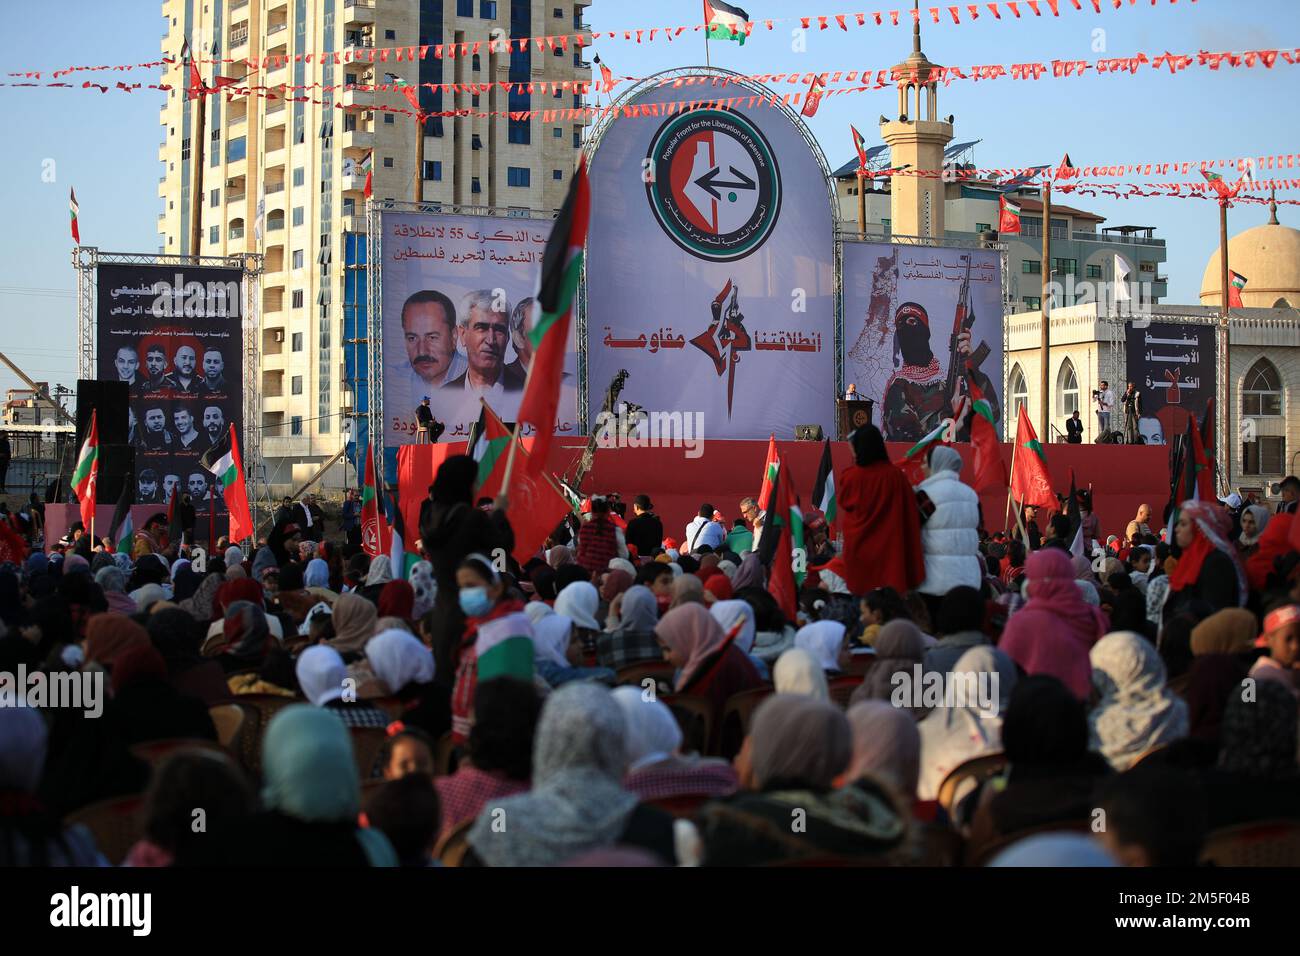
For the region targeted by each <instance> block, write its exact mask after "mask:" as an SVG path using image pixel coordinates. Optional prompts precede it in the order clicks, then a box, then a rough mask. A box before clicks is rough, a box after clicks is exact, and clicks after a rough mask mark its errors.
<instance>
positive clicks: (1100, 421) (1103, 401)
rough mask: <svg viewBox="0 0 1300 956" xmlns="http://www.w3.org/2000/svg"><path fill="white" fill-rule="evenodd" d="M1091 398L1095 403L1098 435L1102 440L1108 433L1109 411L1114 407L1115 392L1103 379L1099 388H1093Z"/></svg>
mask: <svg viewBox="0 0 1300 956" xmlns="http://www.w3.org/2000/svg"><path fill="white" fill-rule="evenodd" d="M1092 400H1093V401H1094V402H1096V403H1097V426H1098V428H1099V433H1098V436H1099V440H1103V439H1105V437H1106V436H1107V435H1108V434H1110V413H1111V409H1113V408H1114V407H1115V393H1114V392H1112V391H1111V390H1110V382H1107V381H1105V380H1103V381H1102V383H1101V388H1094V389H1093V390H1092Z"/></svg>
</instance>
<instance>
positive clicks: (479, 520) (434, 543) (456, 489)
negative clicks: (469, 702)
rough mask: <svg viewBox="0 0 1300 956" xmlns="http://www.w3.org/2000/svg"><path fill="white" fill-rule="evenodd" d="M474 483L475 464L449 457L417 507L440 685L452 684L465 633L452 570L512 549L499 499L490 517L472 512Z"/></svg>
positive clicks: (463, 457) (511, 536)
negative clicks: (428, 569) (430, 582)
mask: <svg viewBox="0 0 1300 956" xmlns="http://www.w3.org/2000/svg"><path fill="white" fill-rule="evenodd" d="M477 479H478V462H476V461H475V460H474V459H473V458H471V457H469V456H468V455H453V456H451V457H450V458H448V459H447V460H446V461H444V462H443V463H442V464H441V465H440V466H439V467H438V473H437V475H436V476H435V477H434V479H433V484H432V485H431V486H430V487H429V499H428V500H427V501H424V502H422V503H421V505H420V542H421V544H422V545H423V546H424V553H425V555H427V556H428V559H429V563H430V564H431V565H432V566H433V577H434V580H435V581H436V582H437V585H438V588H437V592H436V594H435V597H434V604H433V611H432V612H431V613H432V614H433V620H432V626H431V628H430V633H431V634H433V637H434V645H433V656H434V660H436V661H437V674H438V678H437V680H438V681H439V683H448V684H450V681H451V680H453V679H454V675H455V671H456V664H455V662H454V661H453V657H454V654H455V648H456V646H457V644H458V642H459V640H460V638H461V634H462V633H463V632H464V629H465V614H464V612H463V611H462V610H461V609H460V606H459V605H458V603H457V594H458V592H459V589H458V588H457V586H456V571H457V569H458V568H459V567H460V565H461V563H462V562H463V561H464V560H465V558H466V557H467V556H468V555H470V554H473V553H474V552H482V553H484V554H491V553H492V551H493V549H495V548H501V549H503V551H504V552H505V553H506V554H509V553H510V552H511V551H513V550H514V545H515V536H514V532H513V531H512V530H511V528H510V522H509V521H508V520H507V519H506V512H505V507H504V505H505V501H504V499H500V500H498V502H497V507H495V508H493V510H492V511H490V512H484V511H480V510H479V509H478V508H475V507H474V504H473V493H474V484H475V482H476V481H477Z"/></svg>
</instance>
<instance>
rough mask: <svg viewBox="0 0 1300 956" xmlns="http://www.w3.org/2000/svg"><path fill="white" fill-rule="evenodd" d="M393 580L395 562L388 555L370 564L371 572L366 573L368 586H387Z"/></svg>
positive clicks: (380, 556) (383, 555)
mask: <svg viewBox="0 0 1300 956" xmlns="http://www.w3.org/2000/svg"><path fill="white" fill-rule="evenodd" d="M391 580H393V562H392V561H390V560H389V558H388V555H386V554H381V555H378V556H377V557H376V558H375V559H374V560H373V561H371V562H370V570H369V571H367V572H366V586H367V587H369V586H370V585H372V584H387V583H388V582H389V581H391Z"/></svg>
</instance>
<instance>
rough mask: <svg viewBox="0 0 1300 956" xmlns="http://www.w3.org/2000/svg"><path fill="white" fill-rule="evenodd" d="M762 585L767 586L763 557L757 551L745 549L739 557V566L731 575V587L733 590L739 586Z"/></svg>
mask: <svg viewBox="0 0 1300 956" xmlns="http://www.w3.org/2000/svg"><path fill="white" fill-rule="evenodd" d="M764 587H767V573H766V571H765V570H764V568H763V559H762V558H760V557H759V555H758V552H757V551H747V552H746V553H745V555H744V556H743V557H742V558H741V559H740V567H738V568H736V573H735V574H733V575H732V576H731V589H732V591H733V592H735V591H739V590H740V589H741V588H764Z"/></svg>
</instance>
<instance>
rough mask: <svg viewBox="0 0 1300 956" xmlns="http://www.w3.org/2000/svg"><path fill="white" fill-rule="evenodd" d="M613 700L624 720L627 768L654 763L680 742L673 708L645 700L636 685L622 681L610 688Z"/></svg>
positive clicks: (678, 745)
mask: <svg viewBox="0 0 1300 956" xmlns="http://www.w3.org/2000/svg"><path fill="white" fill-rule="evenodd" d="M613 697H614V701H615V703H617V704H618V706H619V709H620V710H622V711H623V719H624V720H625V721H626V722H627V734H626V735H625V736H624V738H623V739H624V742H625V744H626V746H627V770H628V772H629V773H631V772H632V771H633V770H639V769H640V768H642V767H646V766H649V765H650V764H653V763H658V762H659V761H660V760H664V759H666V758H668V757H671V756H672V755H673V754H674V753H676V752H677V749H678V748H679V747H681V745H682V728H681V726H680V725H678V723H677V719H676V718H675V717H673V712H672V711H671V710H669V709H668V707H667V706H666V705H665V704H664V703H663V702H662V701H660V700H658V699H653V698H652V699H649V700H647V699H646V698H645V696H644V695H643V693H642V691H641V688H640V687H632V686H628V685H624V686H623V687H615V688H614V691H613Z"/></svg>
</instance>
